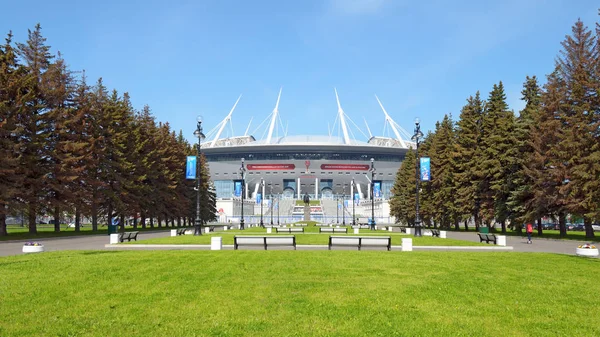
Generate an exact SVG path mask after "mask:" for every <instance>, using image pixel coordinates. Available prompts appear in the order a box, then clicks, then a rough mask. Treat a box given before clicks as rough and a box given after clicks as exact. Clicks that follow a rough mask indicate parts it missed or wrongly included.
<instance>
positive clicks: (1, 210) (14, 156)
mask: <svg viewBox="0 0 600 337" xmlns="http://www.w3.org/2000/svg"><path fill="white" fill-rule="evenodd" d="M22 75H23V68H22V67H21V66H20V65H19V64H18V62H17V55H16V53H15V50H14V48H13V47H12V32H11V33H9V34H8V36H7V38H6V43H5V44H4V46H0V236H6V235H8V232H7V230H6V215H7V212H8V208H7V206H8V205H9V204H10V203H11V201H12V199H13V197H14V196H15V195H16V194H17V191H18V188H19V186H20V185H21V184H22V180H21V176H20V175H19V174H18V164H19V158H18V153H19V152H20V150H19V147H20V145H19V143H18V133H19V132H20V131H19V128H18V125H17V117H18V112H19V107H18V101H19V98H20V95H21V94H22V93H21V85H22Z"/></svg>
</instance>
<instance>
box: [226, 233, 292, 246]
mask: <svg viewBox="0 0 600 337" xmlns="http://www.w3.org/2000/svg"><path fill="white" fill-rule="evenodd" d="M239 246H263V247H265V250H267V247H268V246H291V247H294V249H296V237H295V236H294V235H291V236H279V235H278V236H260V235H252V236H241V235H235V236H234V237H233V248H234V249H236V250H237V249H238V247H239Z"/></svg>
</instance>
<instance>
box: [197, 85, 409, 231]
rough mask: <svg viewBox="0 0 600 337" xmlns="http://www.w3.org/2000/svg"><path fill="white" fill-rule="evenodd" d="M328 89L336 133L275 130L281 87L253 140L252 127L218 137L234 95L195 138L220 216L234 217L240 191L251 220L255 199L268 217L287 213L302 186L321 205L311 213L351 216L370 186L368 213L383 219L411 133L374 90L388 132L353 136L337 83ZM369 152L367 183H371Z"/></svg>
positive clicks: (363, 208) (363, 212)
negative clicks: (263, 130)
mask: <svg viewBox="0 0 600 337" xmlns="http://www.w3.org/2000/svg"><path fill="white" fill-rule="evenodd" d="M335 95H336V100H337V105H338V114H337V119H336V123H338V122H339V128H340V129H341V134H342V135H343V136H342V137H336V136H330V135H325V136H315V135H310V136H301V135H298V136H283V137H274V135H273V131H274V129H275V127H276V123H277V121H278V118H279V109H278V108H279V101H280V98H281V91H280V92H279V96H278V98H277V103H276V105H275V109H274V110H273V112H272V114H271V116H269V117H268V118H270V124H269V128H268V133H267V137H266V138H265V139H261V140H256V139H255V138H254V137H253V136H252V135H244V136H230V137H221V135H222V132H223V130H224V128H225V126H226V124H228V123H230V121H231V116H232V113H233V112H234V110H235V107H236V106H237V103H238V102H239V99H238V101H237V102H236V103H235V105H234V106H233V108H232V109H231V111H230V112H229V114H228V115H227V116H226V117H225V119H223V121H221V123H219V124H218V125H217V126H216V127H215V128H214V129H213V130H212V131H211V132H209V133H208V134H207V138H206V141H205V142H203V143H202V152H203V154H204V155H205V156H206V158H207V161H208V165H209V170H210V175H211V179H212V180H213V182H214V186H215V189H216V194H217V200H218V201H217V209H218V210H219V211H220V216H221V217H222V218H221V221H227V219H229V220H232V219H233V221H236V220H237V219H238V218H239V217H240V216H241V197H242V193H244V199H246V203H245V204H244V207H245V215H246V217H247V218H248V219H250V221H253V220H256V216H257V214H258V212H260V204H261V203H263V215H264V216H266V217H267V218H270V217H272V216H271V214H274V213H275V212H276V213H277V215H278V218H281V217H282V216H283V217H284V218H285V219H288V218H289V217H290V216H293V215H294V214H295V213H297V212H295V209H294V205H295V202H293V200H300V199H302V197H303V196H304V195H305V194H308V195H309V196H310V198H311V200H320V201H321V202H320V204H321V206H320V207H319V206H318V207H317V208H316V209H314V210H313V212H312V215H311V216H312V217H313V218H315V219H316V220H319V219H328V218H329V219H330V220H333V217H335V218H336V221H335V222H341V221H338V220H339V218H340V216H344V217H345V216H349V215H350V214H351V213H354V214H356V216H357V218H359V217H365V216H368V215H370V214H371V204H372V203H371V201H370V197H371V187H372V186H374V187H373V189H374V191H373V196H374V202H373V203H376V205H375V209H376V210H377V214H376V215H375V217H376V218H380V222H381V220H382V221H383V222H389V221H390V220H389V206H388V205H387V200H389V198H390V196H391V189H392V186H393V184H394V179H395V176H396V173H397V171H398V168H399V167H400V163H401V162H402V160H403V159H404V156H405V154H406V152H407V151H409V150H410V149H411V148H413V147H414V143H413V142H411V141H408V140H407V139H408V138H410V135H409V134H408V133H407V132H406V131H405V130H404V129H402V128H401V127H400V126H398V125H397V124H396V123H395V122H394V121H393V119H392V118H391V117H390V116H389V114H388V113H387V112H386V111H385V108H384V107H383V105H382V104H381V102H379V99H378V98H377V97H376V99H377V101H378V102H379V104H380V106H381V109H382V111H383V117H384V118H385V121H386V123H387V124H386V125H389V128H390V130H391V132H393V135H394V136H395V137H382V136H381V137H377V136H372V135H371V136H370V139H369V140H368V141H366V142H364V141H359V140H356V139H352V138H351V137H349V132H348V126H347V125H348V124H347V116H346V115H345V113H344V110H343V109H342V107H341V104H340V101H339V97H338V94H337V91H336V92H335ZM367 128H368V126H367ZM369 133H370V132H369ZM242 158H244V168H245V171H244V183H245V186H244V187H245V188H242V182H241V178H242V176H241V170H240V169H241V167H242ZM372 160H373V162H374V167H375V175H374V179H373V181H374V184H371V178H372V174H371V171H370V169H371V161H372ZM261 179H262V181H263V182H264V183H263V184H262V185H261ZM353 182H354V183H353ZM352 196H354V199H353V198H352ZM352 201H354V208H353V209H352ZM296 211H297V209H296ZM353 211H354V212H353ZM340 212H341V213H340ZM340 214H341V215H340ZM296 215H297V214H296ZM296 218H297V217H296ZM248 219H246V221H248ZM332 222H334V221H332Z"/></svg>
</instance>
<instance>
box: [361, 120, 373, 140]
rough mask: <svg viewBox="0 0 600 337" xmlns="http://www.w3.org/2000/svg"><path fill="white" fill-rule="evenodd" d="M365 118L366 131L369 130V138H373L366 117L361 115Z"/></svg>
mask: <svg viewBox="0 0 600 337" xmlns="http://www.w3.org/2000/svg"><path fill="white" fill-rule="evenodd" d="M363 119H364V120H365V125H366V126H367V131H369V138H373V134H372V133H371V129H370V128H369V123H367V119H366V118H364V117H363Z"/></svg>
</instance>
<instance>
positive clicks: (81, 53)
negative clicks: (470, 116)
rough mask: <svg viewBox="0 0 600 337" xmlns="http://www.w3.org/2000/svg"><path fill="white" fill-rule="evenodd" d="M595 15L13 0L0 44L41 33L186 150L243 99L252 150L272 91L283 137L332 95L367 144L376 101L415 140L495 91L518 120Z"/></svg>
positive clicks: (514, 7) (525, 7) (485, 4)
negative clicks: (577, 31)
mask: <svg viewBox="0 0 600 337" xmlns="http://www.w3.org/2000/svg"><path fill="white" fill-rule="evenodd" d="M599 7H600V4H599V3H598V2H597V1H595V0H594V1H592V0H578V1H561V0H531V1H527V0H506V1H403V0H321V1H313V0H303V1H242V0H238V1H230V0H221V1H169V2H166V1H152V0H150V1H115V0H107V1H96V2H86V1H56V2H54V1H28V2H23V1H11V2H6V3H4V4H3V5H2V11H3V12H4V14H3V15H2V21H0V33H2V34H6V33H7V32H8V31H9V30H12V31H13V33H14V35H15V39H16V41H19V42H22V41H24V40H25V39H26V37H27V29H28V28H33V27H34V26H35V24H36V23H38V22H39V23H41V25H42V29H43V34H44V35H45V36H46V37H47V39H48V41H47V42H48V44H49V45H51V46H52V50H53V51H54V52H56V51H60V52H61V53H62V54H63V55H64V58H65V59H66V60H67V62H68V63H69V65H70V67H71V69H72V70H81V69H85V71H86V74H87V75H88V79H89V82H92V83H93V82H95V80H96V79H97V78H98V77H103V79H104V82H105V84H106V85H107V86H108V87H110V88H116V89H117V90H118V91H120V92H124V91H127V92H129V93H130V95H131V97H132V101H133V104H134V106H135V107H136V108H142V107H143V105H144V104H148V105H149V106H150V107H151V109H152V111H153V114H154V115H155V116H156V118H157V120H159V121H163V122H167V121H168V122H169V123H170V124H171V125H172V127H173V128H174V129H175V130H177V131H178V130H179V129H182V130H183V132H184V134H185V135H186V137H187V138H188V139H189V140H190V141H193V140H194V138H193V136H192V132H193V130H194V129H195V120H196V116H197V115H202V116H203V117H204V126H205V131H206V132H208V130H210V129H212V128H213V127H215V126H216V124H217V123H218V122H219V121H220V120H221V119H222V118H224V117H225V116H226V114H227V113H228V112H229V110H230V108H231V106H232V105H233V103H234V102H235V100H236V99H237V97H238V96H239V95H240V94H243V97H242V99H241V100H240V103H239V105H238V107H237V109H236V111H235V112H234V114H233V130H234V133H235V134H236V135H240V134H243V133H244V131H245V129H246V126H247V125H248V122H249V121H250V118H252V117H254V119H253V122H252V125H251V127H250V132H251V133H253V134H254V135H255V137H256V138H262V137H263V135H264V130H265V128H266V125H263V127H262V128H260V129H257V127H258V125H259V124H260V123H261V122H262V121H263V120H264V119H265V118H267V116H268V115H269V114H270V113H271V111H272V110H273V107H274V104H275V101H276V98H277V92H278V90H279V88H280V87H283V93H282V98H281V103H280V107H279V110H280V113H281V119H282V122H283V123H284V125H287V127H288V134H289V135H298V134H320V135H325V134H327V132H328V126H327V125H328V123H329V124H330V125H332V124H333V123H334V121H335V119H336V112H337V106H336V101H335V95H334V91H333V88H334V87H336V88H337V90H338V92H339V95H340V99H341V103H342V107H343V108H344V111H345V112H346V114H347V115H348V116H349V117H350V118H351V119H352V120H354V122H355V123H356V124H358V125H359V127H360V128H361V129H362V130H363V132H365V133H366V128H365V127H364V121H363V117H365V118H367V121H368V123H369V126H370V128H371V131H372V132H373V134H375V135H382V133H383V128H384V118H383V113H382V112H381V110H380V108H379V106H378V104H377V101H376V100H375V97H374V95H375V94H377V95H378V96H379V98H380V99H381V101H382V102H383V104H384V106H385V108H386V110H387V111H388V113H390V115H391V116H392V118H394V119H395V120H396V122H397V123H398V124H400V125H401V126H402V127H403V128H405V129H407V130H408V131H409V132H412V128H413V126H414V122H413V121H414V118H415V117H419V118H420V119H421V121H422V125H423V128H424V129H425V130H431V129H433V128H434V125H435V122H436V121H437V120H441V119H442V117H443V115H444V114H445V113H452V114H453V116H455V119H456V118H457V117H458V115H459V113H460V109H461V107H462V106H463V105H464V103H465V100H466V98H467V97H468V96H469V95H472V94H474V93H475V92H476V91H477V90H480V91H481V92H482V94H483V96H484V97H487V95H488V93H489V91H490V90H491V88H492V85H493V84H494V83H497V82H498V81H500V80H502V81H503V82H504V85H505V88H506V93H507V98H508V103H509V105H510V107H511V108H512V109H514V110H515V111H518V110H519V109H521V108H522V106H523V104H522V102H521V101H520V96H521V94H520V91H521V86H522V83H523V81H524V80H525V76H526V75H530V76H531V75H537V76H538V77H540V78H542V79H544V78H545V75H546V74H548V73H549V72H551V71H552V69H553V65H554V59H555V57H556V55H557V53H558V51H559V49H560V42H561V41H562V40H563V39H564V36H565V35H566V34H569V33H570V30H571V26H572V24H573V23H574V22H575V21H576V20H577V18H581V19H582V20H583V21H584V23H585V24H586V25H587V26H588V27H590V28H594V24H595V22H597V21H599V16H598V8H599ZM282 133H283V131H282V130H279V134H280V135H281V134H282ZM337 133H338V131H337V130H336V131H334V134H337ZM352 133H353V134H354V136H355V137H356V138H357V139H359V140H366V138H365V137H364V136H363V135H362V134H361V133H360V132H358V131H357V130H356V129H355V128H354V127H353V128H352Z"/></svg>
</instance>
